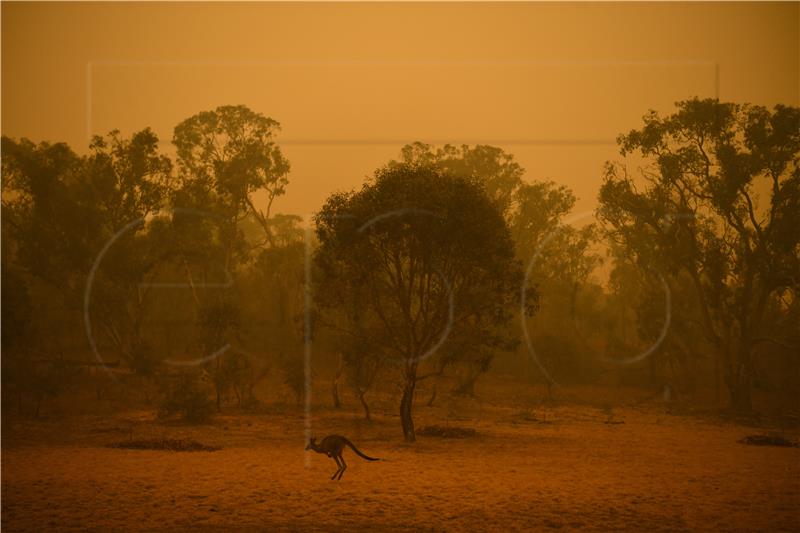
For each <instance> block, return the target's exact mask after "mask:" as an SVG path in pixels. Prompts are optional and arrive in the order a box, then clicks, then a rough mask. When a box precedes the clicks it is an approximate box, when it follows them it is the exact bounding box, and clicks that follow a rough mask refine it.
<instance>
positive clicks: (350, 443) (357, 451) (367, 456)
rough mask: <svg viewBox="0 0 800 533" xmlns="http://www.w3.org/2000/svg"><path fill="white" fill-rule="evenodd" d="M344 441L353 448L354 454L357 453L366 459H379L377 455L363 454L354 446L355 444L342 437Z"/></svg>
mask: <svg viewBox="0 0 800 533" xmlns="http://www.w3.org/2000/svg"><path fill="white" fill-rule="evenodd" d="M344 441H345V443H346V444H347V445H348V446H350V448H352V449H353V451H354V452H356V455H358V456H359V457H361V458H363V459H366V460H367V461H380V459H378V458H377V457H370V456H369V455H366V454H364V453H363V452H362V451H361V450H359V449H358V448H356V445H355V444H353V443H352V442H350V441H349V440H347V439H344Z"/></svg>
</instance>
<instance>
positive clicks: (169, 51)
mask: <svg viewBox="0 0 800 533" xmlns="http://www.w3.org/2000/svg"><path fill="white" fill-rule="evenodd" d="M799 27H800V4H798V3H782V4H747V3H735V4H722V3H713V4H674V3H658V4H644V3H626V4H601V3H590V4H566V3H562V4H544V3H542V4H522V3H512V4H493V5H489V4H477V3H470V4H460V3H447V4H421V3H414V4H396V3H380V4H377V3H376V4H367V3H349V4H330V3H328V4H312V3H298V4H253V3H248V4H224V5H222V4H210V3H180V4H159V3H142V4H136V3H125V4H113V5H112V4H99V3H91V4H89V3H87V4H77V3H76V4H63V3H59V4H46V3H7V2H4V3H3V4H2V132H3V134H4V135H10V136H13V137H20V136H26V137H29V138H31V139H32V140H37V141H38V140H49V141H67V142H69V143H70V144H71V145H72V146H73V147H74V148H76V149H77V150H79V151H83V150H85V147H86V145H87V135H88V134H89V133H103V132H107V131H108V130H111V129H113V128H118V129H120V130H122V131H123V132H124V133H126V134H129V133H131V132H133V131H135V130H137V129H141V128H144V127H146V126H151V127H152V128H153V129H154V130H155V131H156V132H157V133H158V134H159V136H160V137H161V138H162V140H164V141H165V143H164V147H165V149H167V150H169V148H170V147H169V143H168V141H169V140H170V139H171V137H172V128H173V127H174V126H175V124H177V123H178V122H179V121H180V120H182V119H184V118H186V117H188V116H190V115H192V114H194V113H196V112H198V111H201V110H206V109H211V108H214V107H216V106H218V105H224V104H240V103H241V104H245V105H247V106H249V107H251V108H252V109H254V110H256V111H259V112H262V113H264V114H266V115H268V116H271V117H273V118H275V119H276V120H278V121H280V122H281V123H282V125H283V131H282V133H281V135H280V137H279V142H280V143H281V145H282V147H283V149H284V152H285V153H286V155H287V157H288V158H289V159H290V160H291V162H292V168H293V170H292V173H291V176H290V180H291V181H290V185H289V188H288V191H287V194H286V196H285V197H283V198H281V199H280V200H279V201H278V202H276V208H277V210H278V211H283V212H293V213H299V214H304V213H309V212H312V211H314V210H316V209H318V208H319V207H320V205H321V204H322V202H323V201H324V199H325V197H326V196H327V195H328V194H329V193H330V192H332V191H334V190H337V189H349V188H352V187H354V186H357V185H358V184H360V183H361V182H362V180H363V178H364V176H365V175H367V174H369V173H371V172H372V170H374V169H375V168H376V167H377V166H379V165H380V164H382V163H384V162H386V161H387V160H388V159H390V158H392V157H395V156H396V155H397V153H398V151H399V148H400V146H401V145H402V144H403V143H405V142H411V141H415V140H423V141H429V142H451V143H462V142H464V143H470V144H474V143H479V142H480V143H489V144H495V145H499V146H501V147H503V148H504V149H506V150H507V151H510V152H512V153H514V154H515V155H516V156H517V159H518V160H519V161H520V162H521V163H522V165H523V166H524V167H525V168H526V169H527V170H528V177H529V178H531V179H552V180H555V181H558V182H561V183H566V184H568V185H569V186H571V187H572V188H573V189H574V190H575V191H576V193H577V194H578V196H579V198H580V200H579V203H578V206H577V208H576V209H577V211H581V210H585V209H589V208H592V207H593V206H594V204H595V195H596V191H597V187H598V186H599V183H600V175H601V170H602V165H603V162H604V161H605V160H607V159H609V158H614V157H616V149H615V146H614V144H613V140H614V138H615V137H616V135H617V134H618V133H620V132H622V131H627V130H629V129H631V128H633V127H637V126H638V125H639V123H640V117H641V116H642V115H643V114H644V113H645V111H646V110H647V109H648V108H656V109H659V110H668V109H669V108H670V106H671V104H672V102H674V101H676V100H679V99H684V98H688V97H691V96H694V95H698V96H701V97H705V96H715V95H717V94H718V95H719V97H720V98H722V99H724V100H733V101H749V102H753V103H758V104H764V105H773V104H775V103H784V104H791V105H798V103H799V102H798V99H799V98H800V90H799V86H798V83H799V82H798V79H799V78H800V73H799V70H798V69H799V67H800V31H799Z"/></svg>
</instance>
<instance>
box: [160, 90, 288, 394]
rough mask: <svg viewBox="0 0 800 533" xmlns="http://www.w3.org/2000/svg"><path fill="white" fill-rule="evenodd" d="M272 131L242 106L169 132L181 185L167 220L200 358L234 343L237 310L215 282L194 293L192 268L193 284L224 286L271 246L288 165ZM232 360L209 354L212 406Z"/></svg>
mask: <svg viewBox="0 0 800 533" xmlns="http://www.w3.org/2000/svg"><path fill="white" fill-rule="evenodd" d="M279 129H280V124H279V123H278V122H277V121H275V120H273V119H271V118H269V117H265V116H263V115H262V114H260V113H256V112H254V111H252V110H250V109H248V108H247V107H245V106H221V107H218V108H216V109H215V110H213V111H204V112H201V113H198V114H196V115H194V116H192V117H189V118H188V119H186V120H184V121H183V122H181V123H180V124H178V125H177V126H176V127H175V132H174V136H173V144H174V145H175V147H176V148H177V159H178V168H179V171H180V172H179V177H180V180H181V186H180V189H179V190H178V191H177V192H176V194H175V195H174V198H173V204H174V205H175V206H177V207H179V208H182V211H181V212H178V213H176V214H175V216H174V217H173V225H174V228H175V230H176V231H177V232H178V234H179V235H180V239H179V240H180V241H182V243H183V244H182V245H181V246H180V247H179V249H180V255H181V256H182V261H183V263H184V265H185V270H186V276H187V278H188V282H189V285H190V286H191V288H192V293H193V298H194V301H195V306H196V315H197V319H198V320H197V325H198V327H199V329H200V330H201V333H200V338H202V339H205V340H206V342H204V343H203V352H204V356H206V357H207V356H210V355H213V353H214V352H215V350H218V349H220V348H221V347H222V346H224V344H225V343H224V341H225V340H227V339H238V338H239V336H240V335H239V328H240V319H239V312H238V308H239V307H240V306H241V305H240V302H233V301H232V298H231V297H230V296H227V295H226V294H225V290H226V288H227V287H225V286H223V285H225V284H223V283H219V282H216V283H213V284H211V285H210V286H209V284H207V283H206V284H203V285H204V286H205V288H201V284H199V283H195V281H194V280H195V274H194V273H193V270H197V269H198V267H199V270H200V277H201V279H207V278H208V277H210V275H214V276H215V277H217V278H218V277H219V276H220V275H221V276H222V279H225V280H228V281H231V282H232V281H233V279H234V275H235V274H236V273H237V271H239V270H241V269H242V267H243V266H244V265H245V264H246V263H247V262H248V261H250V260H251V259H252V257H253V255H252V252H253V250H254V249H259V248H260V249H261V251H262V252H263V251H264V250H263V247H264V245H266V244H269V245H270V247H274V246H275V242H274V234H275V229H274V228H272V226H271V223H272V220H271V208H272V203H273V201H274V200H275V198H277V197H278V196H280V195H282V194H283V193H284V192H285V188H286V185H287V183H288V173H289V168H290V166H289V162H288V161H287V160H286V159H285V158H284V156H283V154H282V152H281V150H280V147H279V146H278V145H277V144H276V143H275V140H274V137H275V135H276V133H277V132H278V131H279ZM257 195H266V200H267V206H266V209H265V210H261V209H259V208H258V207H257V206H256V203H257V200H256V196H257ZM253 221H255V222H256V223H257V224H258V225H259V226H260V227H261V230H262V237H261V238H260V239H257V238H254V235H253V231H252V222H253ZM279 223H281V224H282V226H281V225H280V224H279V227H278V230H281V229H282V227H283V226H287V225H288V226H291V223H292V222H291V220H290V219H289V220H287V219H281V220H279ZM254 241H255V242H254ZM193 267H194V268H193ZM198 289H200V290H198ZM236 357H238V356H236V354H233V355H229V356H223V357H216V361H213V362H212V363H210V364H209V365H207V367H208V370H209V371H210V372H212V374H213V380H214V384H215V386H216V389H217V408H218V409H219V407H220V402H221V397H222V395H223V393H224V392H225V390H226V389H227V388H228V387H229V386H230V384H229V381H230V374H231V373H230V372H228V370H229V369H230V368H231V365H233V363H234V362H235V361H236ZM222 358H224V359H226V361H223V360H222ZM228 360H230V361H228Z"/></svg>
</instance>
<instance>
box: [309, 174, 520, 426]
mask: <svg viewBox="0 0 800 533" xmlns="http://www.w3.org/2000/svg"><path fill="white" fill-rule="evenodd" d="M316 223H317V237H318V239H319V242H320V246H319V248H318V250H317V253H316V255H315V263H316V266H317V267H318V269H319V271H320V275H319V280H318V290H317V291H316V292H315V294H317V299H318V302H319V304H320V305H321V307H322V308H323V309H330V308H331V307H335V306H336V305H338V303H339V302H341V301H344V299H345V298H348V297H349V295H350V293H351V292H352V293H355V294H363V299H362V300H361V301H360V302H359V303H360V305H361V306H362V308H363V312H364V313H365V314H368V318H370V319H371V320H372V319H374V328H375V329H374V330H372V331H371V332H369V333H368V334H367V335H368V338H369V339H370V340H372V341H374V342H376V343H378V344H379V345H380V348H379V349H382V350H386V351H387V353H389V354H391V356H392V357H393V358H394V359H395V360H396V361H397V362H398V364H399V365H400V368H401V373H400V375H401V376H402V397H401V401H400V419H401V424H402V428H403V435H404V437H405V439H406V440H407V441H413V440H415V432H414V422H413V418H412V408H413V400H414V391H415V388H416V385H417V383H418V382H419V381H420V380H422V379H425V378H426V377H429V376H431V375H433V374H434V373H427V374H422V375H420V373H419V369H420V365H423V364H431V363H430V362H426V361H427V359H428V358H432V357H435V356H436V351H437V349H438V348H439V347H440V346H442V345H443V344H442V342H444V343H447V342H448V339H449V337H450V336H453V337H454V338H457V337H459V336H460V334H461V332H463V331H464V330H465V329H466V328H469V329H470V330H471V331H472V332H482V333H483V335H481V334H475V335H474V337H473V338H475V340H476V342H478V343H479V345H478V346H474V347H473V348H474V349H478V348H479V347H481V346H487V347H488V346H491V345H493V344H496V340H497V330H498V329H500V328H501V327H502V326H503V325H505V324H506V323H507V322H508V321H509V319H510V318H511V316H512V315H513V313H514V311H515V310H516V309H517V308H516V306H514V305H512V304H513V303H514V302H515V300H516V298H518V287H519V282H520V275H521V274H520V268H519V264H518V262H517V261H515V258H514V246H513V242H512V241H511V237H510V234H509V230H508V227H507V226H506V224H505V221H504V219H503V216H502V213H501V211H500V209H499V208H498V207H497V205H496V204H495V203H494V202H493V201H492V200H491V199H490V198H489V197H488V196H487V194H486V192H485V190H484V188H483V186H482V185H481V184H480V183H479V182H477V181H476V180H475V179H474V178H465V177H456V176H453V175H451V174H448V173H445V172H443V171H441V170H440V169H438V168H435V167H432V166H418V165H405V164H393V165H390V166H388V167H386V168H383V169H380V170H378V171H377V172H376V173H375V177H374V179H372V180H370V181H369V182H368V183H366V184H365V185H364V186H363V188H362V189H361V190H359V191H354V192H350V193H339V194H334V195H333V196H331V197H329V198H328V200H327V202H326V203H325V205H324V206H323V208H322V210H321V211H320V212H319V213H318V214H317V216H316ZM360 326H361V327H369V328H370V329H372V327H373V325H372V323H369V324H363V323H362V324H360ZM352 329H355V328H352ZM442 339H444V341H442Z"/></svg>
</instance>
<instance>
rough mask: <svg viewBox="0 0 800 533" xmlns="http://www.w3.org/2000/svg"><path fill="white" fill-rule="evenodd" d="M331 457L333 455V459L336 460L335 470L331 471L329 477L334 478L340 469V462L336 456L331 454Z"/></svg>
mask: <svg viewBox="0 0 800 533" xmlns="http://www.w3.org/2000/svg"><path fill="white" fill-rule="evenodd" d="M331 457H333V460H334V461H336V472H334V473H333V475H332V476H331V479H336V476H338V475H339V472H341V471H342V464H341V463H340V462H339V458H338V457H337V456H335V455H331Z"/></svg>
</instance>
